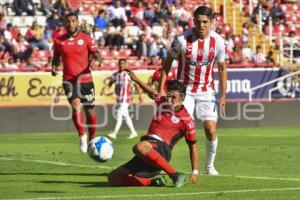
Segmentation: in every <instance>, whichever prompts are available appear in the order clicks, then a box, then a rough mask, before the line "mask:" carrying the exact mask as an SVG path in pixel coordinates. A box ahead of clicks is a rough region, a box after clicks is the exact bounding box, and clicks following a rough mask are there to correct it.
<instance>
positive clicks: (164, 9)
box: [153, 1, 171, 22]
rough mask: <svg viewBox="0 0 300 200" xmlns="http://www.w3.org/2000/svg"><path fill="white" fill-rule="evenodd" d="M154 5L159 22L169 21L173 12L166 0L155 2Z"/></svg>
mask: <svg viewBox="0 0 300 200" xmlns="http://www.w3.org/2000/svg"><path fill="white" fill-rule="evenodd" d="M153 7H154V12H155V16H156V21H157V22H158V21H159V20H163V21H167V20H168V19H169V18H170V14H171V13H170V11H169V9H168V5H167V3H166V2H165V1H159V2H158V3H154V5H153Z"/></svg>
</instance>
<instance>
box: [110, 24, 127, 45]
mask: <svg viewBox="0 0 300 200" xmlns="http://www.w3.org/2000/svg"><path fill="white" fill-rule="evenodd" d="M124 28H125V27H122V28H121V27H118V28H115V27H114V26H109V27H108V30H107V35H106V37H105V45H106V46H109V48H110V49H121V47H122V46H124V35H123V31H124Z"/></svg>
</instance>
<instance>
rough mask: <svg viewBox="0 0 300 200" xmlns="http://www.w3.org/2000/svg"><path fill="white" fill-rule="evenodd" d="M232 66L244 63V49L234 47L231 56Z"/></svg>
mask: <svg viewBox="0 0 300 200" xmlns="http://www.w3.org/2000/svg"><path fill="white" fill-rule="evenodd" d="M229 61H230V64H237V63H242V62H243V55H242V49H241V47H239V46H235V47H233V51H232V53H230V55H229Z"/></svg>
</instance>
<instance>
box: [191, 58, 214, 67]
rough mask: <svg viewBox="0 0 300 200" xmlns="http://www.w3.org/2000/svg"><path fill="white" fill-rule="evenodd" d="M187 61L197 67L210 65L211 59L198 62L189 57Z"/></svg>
mask: <svg viewBox="0 0 300 200" xmlns="http://www.w3.org/2000/svg"><path fill="white" fill-rule="evenodd" d="M187 63H188V64H189V65H193V66H195V67H207V66H208V65H210V64H211V62H210V61H203V62H197V61H195V60H191V59H187Z"/></svg>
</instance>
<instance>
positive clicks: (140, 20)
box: [131, 0, 145, 27]
mask: <svg viewBox="0 0 300 200" xmlns="http://www.w3.org/2000/svg"><path fill="white" fill-rule="evenodd" d="M144 10H145V8H144V4H143V1H140V0H139V1H137V2H136V3H135V4H134V5H133V6H132V9H131V16H132V17H131V18H132V21H133V23H134V24H135V25H137V26H139V27H142V25H145V22H144Z"/></svg>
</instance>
